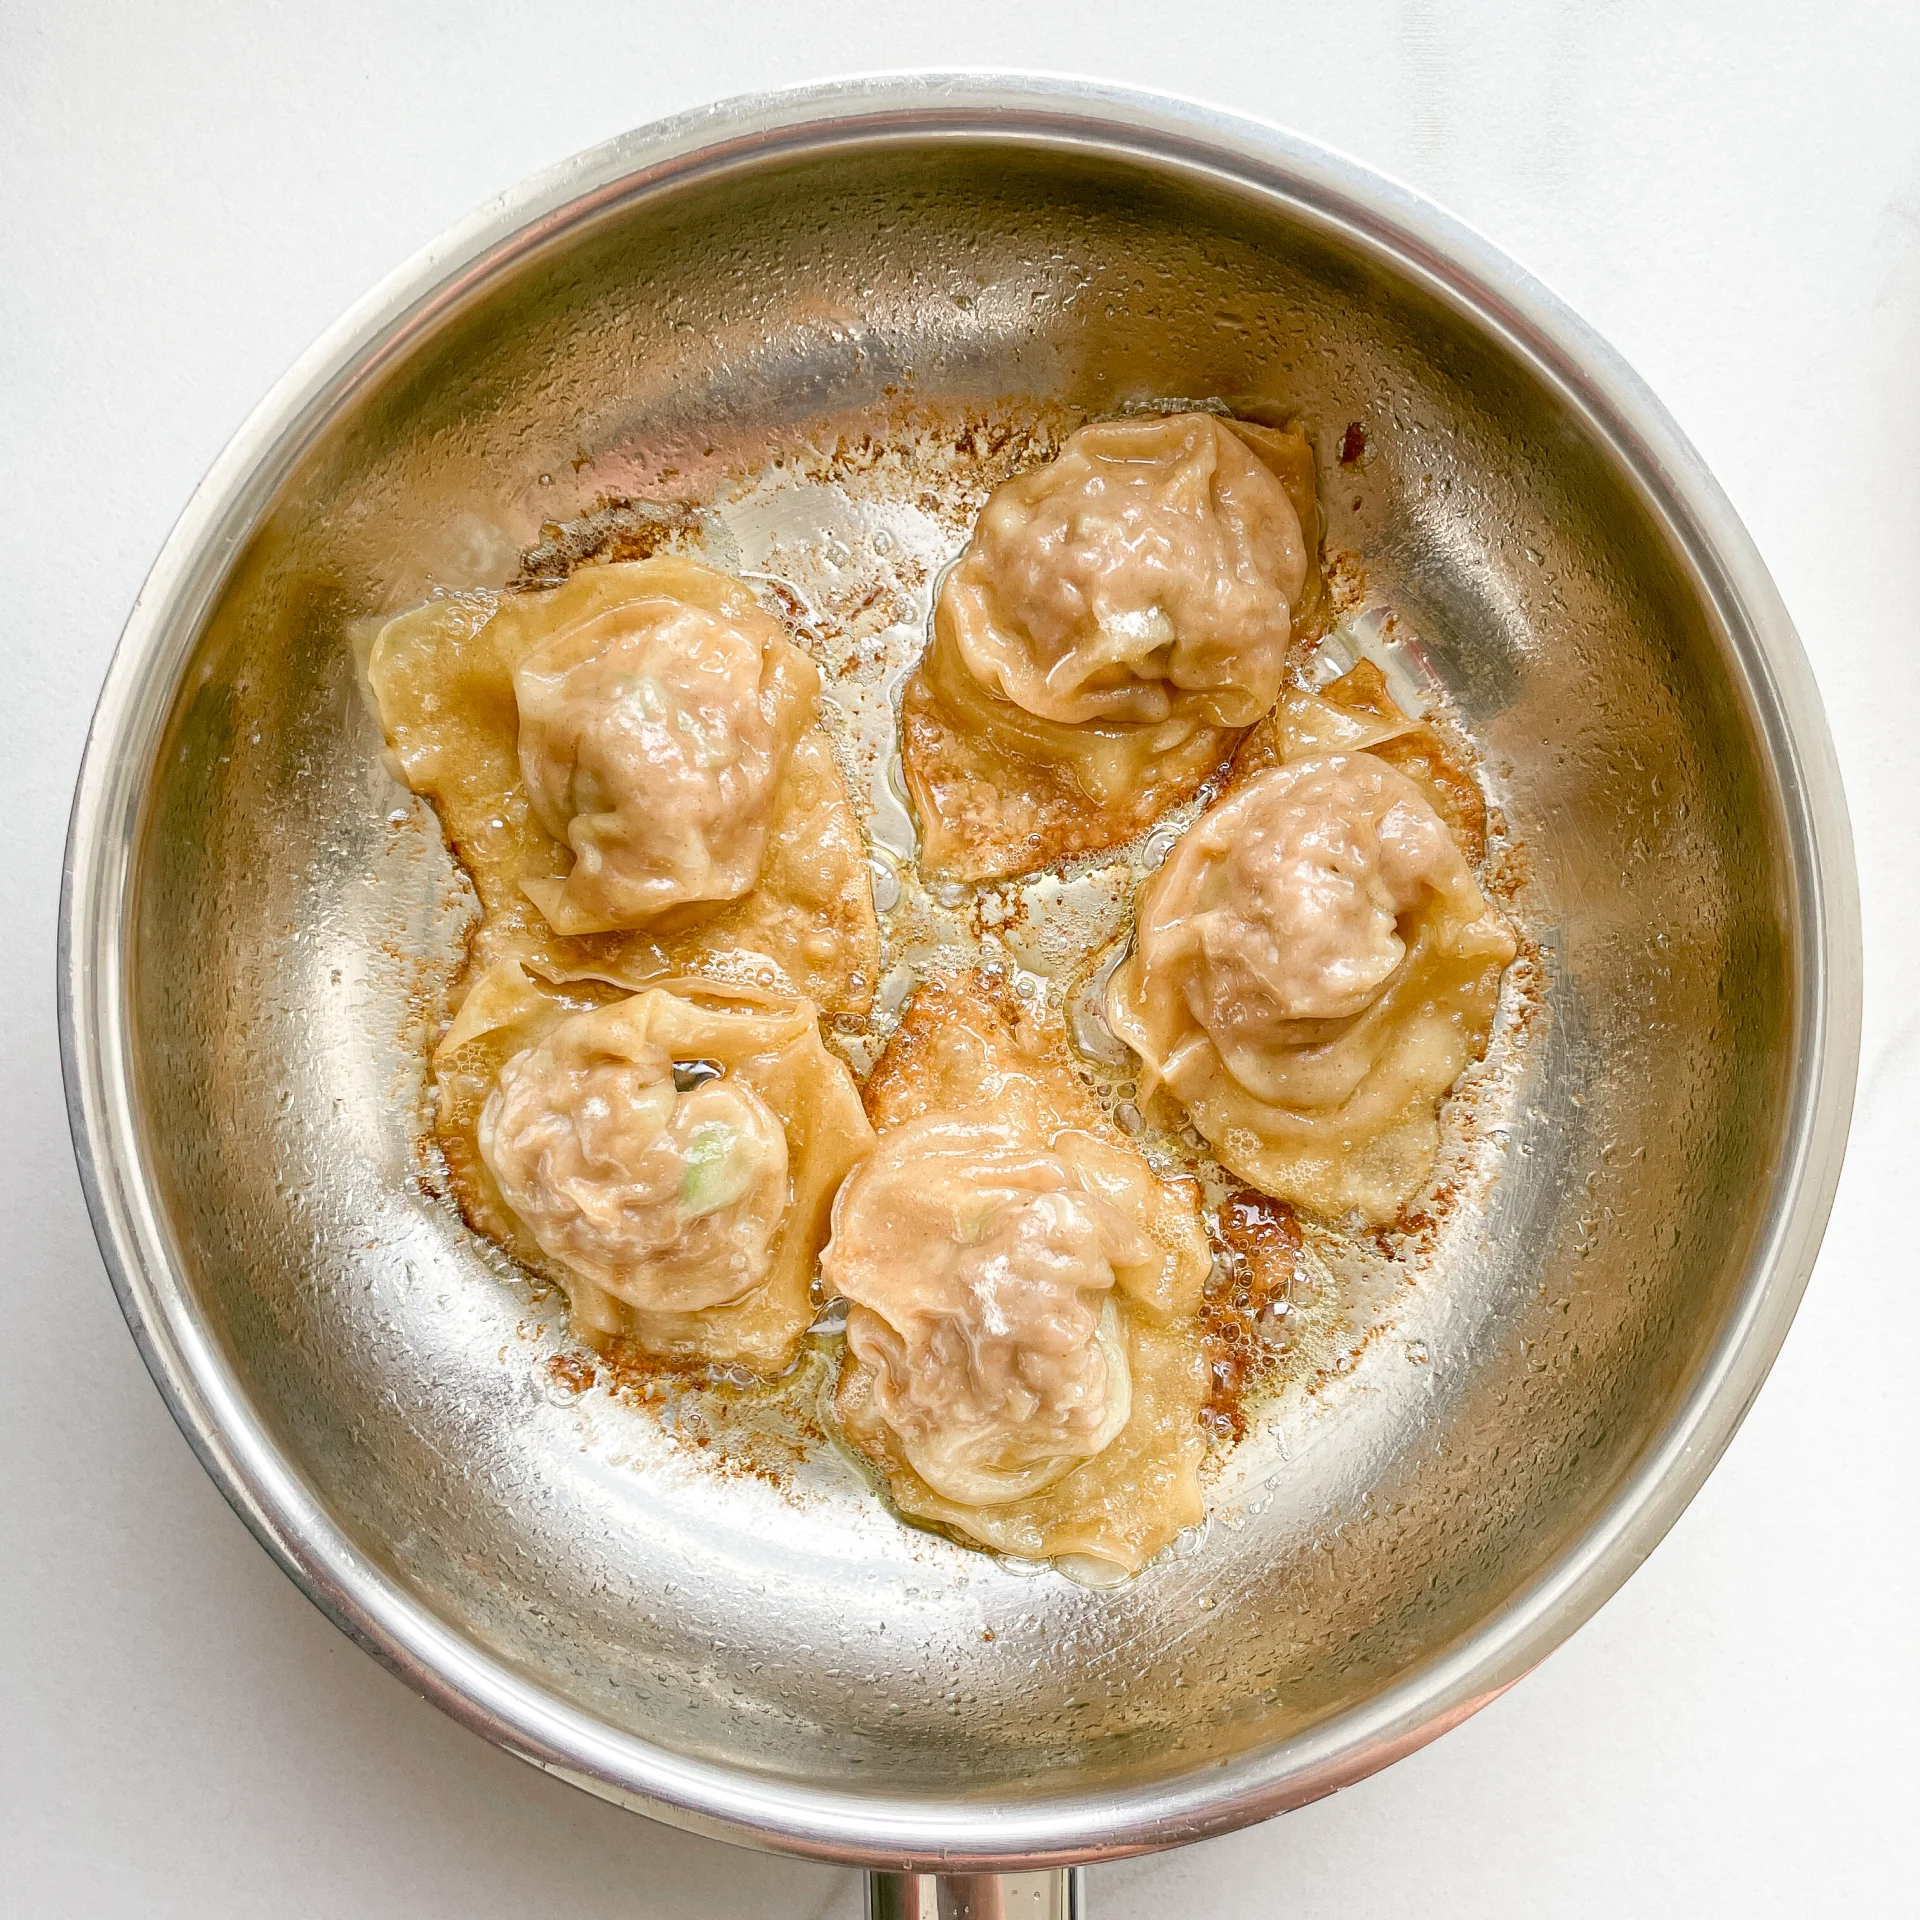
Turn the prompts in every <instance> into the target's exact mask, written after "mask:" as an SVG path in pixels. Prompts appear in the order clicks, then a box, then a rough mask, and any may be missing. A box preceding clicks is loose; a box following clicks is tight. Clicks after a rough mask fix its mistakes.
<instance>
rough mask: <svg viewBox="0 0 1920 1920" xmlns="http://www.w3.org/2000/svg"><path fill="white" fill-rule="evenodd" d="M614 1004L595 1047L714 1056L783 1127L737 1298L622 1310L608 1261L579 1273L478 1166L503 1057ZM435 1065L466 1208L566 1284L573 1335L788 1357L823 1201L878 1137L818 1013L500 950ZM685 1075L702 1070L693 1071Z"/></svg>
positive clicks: (806, 1309) (768, 1368)
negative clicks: (595, 978) (779, 1169)
mask: <svg viewBox="0 0 1920 1920" xmlns="http://www.w3.org/2000/svg"><path fill="white" fill-rule="evenodd" d="M609 1010H611V1011H613V1012H615V1014H616V1015H617V1017H618V1019H619V1022H620V1025H621V1027H622V1028H623V1031H621V1032H619V1033H615V1034H604V1035H601V1036H599V1039H600V1041H601V1042H603V1043H604V1044H602V1045H600V1046H599V1047H598V1048H597V1049H596V1050H597V1051H599V1052H601V1053H603V1054H604V1055H606V1056H607V1057H612V1058H622V1059H624V1058H631V1059H635V1060H644V1059H648V1058H650V1057H655V1056H657V1057H658V1058H660V1059H664V1060H666V1061H668V1062H674V1061H678V1062H682V1063H692V1062H705V1063H708V1066H709V1067H712V1066H717V1067H719V1068H720V1069H721V1070H722V1072H721V1077H720V1078H719V1079H718V1080H717V1081H715V1082H713V1083H712V1084H714V1085H716V1086H718V1087H726V1086H728V1085H730V1084H731V1085H734V1086H737V1087H738V1088H740V1089H741V1090H742V1091H743V1093H744V1094H745V1095H746V1096H747V1097H748V1099H749V1101H750V1103H751V1104H753V1105H755V1106H757V1107H759V1108H761V1109H763V1110H764V1111H765V1112H766V1113H767V1114H770V1115H771V1117H772V1119H773V1120H774V1121H775V1122H777V1123H778V1125H779V1127H780V1128H781V1129H782V1130H783V1132H784V1134H785V1146H786V1159H785V1175H784V1187H785V1193H784V1205H783V1206H781V1207H780V1208H779V1209H778V1217H777V1219H776V1220H775V1221H774V1222H773V1225H772V1232H771V1236H770V1240H769V1242H768V1244H767V1247H766V1258H765V1262H764V1266H765V1278H764V1279H763V1280H761V1281H760V1283H759V1284H758V1285H756V1286H754V1287H752V1289H751V1290H750V1291H748V1292H747V1293H745V1294H744V1295H743V1296H741V1297H739V1298H735V1299H732V1300H728V1301H725V1302H723V1303H722V1304H718V1305H714V1306H708V1307H704V1308H698V1309H690V1310H659V1309H653V1310H649V1309H647V1308H644V1307H640V1306H635V1305H633V1304H632V1303H631V1302H630V1301H629V1300H626V1299H622V1298H620V1297H619V1296H618V1295H616V1294H615V1293H613V1292H612V1291H610V1290H609V1288H608V1286H607V1285H606V1284H603V1282H605V1281H606V1280H607V1279H608V1278H609V1276H608V1275H607V1274H606V1273H605V1272H604V1271H600V1272H599V1273H598V1278H595V1277H590V1276H589V1275H588V1274H587V1273H585V1272H582V1271H581V1270H580V1269H579V1268H578V1267H576V1266H574V1265H572V1264H570V1263H569V1262H568V1261H567V1260H566V1259H564V1258H555V1257H553V1255H551V1254H549V1253H548V1252H546V1251H544V1250H543V1249H542V1247H541V1245H540V1243H539V1241H538V1240H537V1239H536V1238H535V1237H534V1235H533V1233H532V1232H531V1231H530V1230H529V1228H528V1226H527V1224H526V1223H525V1222H524V1221H522V1220H521V1219H520V1218H519V1217H518V1216H517V1215H516V1214H515V1213H514V1211H513V1209H512V1208H511V1207H510V1206H509V1205H508V1204H507V1202H506V1200H505V1199H504V1198H503V1196H502V1194H501V1191H500V1188H499V1186H498V1184H496V1182H495V1180H494V1177H493V1173H492V1172H491V1170H490V1169H489V1167H488V1164H487V1157H486V1155H485V1154H483V1152H482V1151H481V1146H480V1141H479V1138H478V1135H479V1132H480V1128H481V1121H482V1115H483V1113H484V1111H485V1110H486V1107H487V1103H488V1100H489V1096H491V1095H493V1094H494V1092H495V1089H496V1087H497V1086H498V1085H499V1081H500V1073H501V1069H502V1067H504V1066H506V1065H507V1064H508V1063H509V1062H510V1061H512V1060H514V1059H515V1058H516V1057H517V1056H521V1055H523V1054H525V1053H527V1051H528V1050H529V1049H533V1048H538V1047H540V1046H542V1044H543V1043H547V1042H550V1041H551V1040H552V1038H553V1036H554V1034H555V1031H556V1029H558V1028H560V1027H561V1026H562V1024H563V1023H564V1022H566V1021H568V1020H570V1019H572V1018H573V1017H575V1016H577V1015H579V1014H582V1013H592V1012H596V1011H598V1012H600V1013H601V1014H605V1013H607V1012H608V1011H609ZM434 1075H435V1082H436V1091H437V1096H438V1107H437V1115H436V1131H437V1133H438V1137H439V1141H440V1146H441V1149H442V1151H443V1152H444V1154H445V1155H446V1161H447V1167H448V1170H449V1172H450V1174H451V1176H452V1181H453V1186H454V1191H455V1195H456V1197H457V1199H458V1200H459V1202H460V1207H461V1211H462V1212H463V1213H464V1214H465V1215H466V1217H467V1219H468V1221H469V1223H470V1224H471V1225H472V1226H474V1227H475V1228H476V1229H477V1230H478V1231H480V1232H482V1233H485V1234H487V1235H489V1236H490V1237H491V1238H492V1239H494V1240H496V1241H498V1242H499V1244H500V1245H502V1246H503V1247H505V1248H506V1249H507V1250H508V1251H509V1252H511V1253H512V1254H513V1255H514V1257H515V1258H516V1259H518V1260H519V1261H521V1262H522V1264H523V1265H525V1266H527V1267H529V1268H531V1269H532V1270H533V1271H534V1272H536V1273H538V1274H540V1275H542V1276H543V1277H544V1278H546V1279H549V1280H552V1281H554V1282H556V1283H557V1284H558V1285H559V1286H561V1287H562V1288H564V1289H565V1290H566V1294H567V1297H568V1300H569V1302H570V1303H571V1305H572V1309H573V1322H574V1327H575V1329H576V1331H577V1332H578V1333H579V1334H580V1335H581V1337H582V1338H584V1339H586V1340H588V1341H589V1342H591V1343H592V1344H593V1345H596V1346H601V1347H605V1346H607V1345H609V1344H610V1343H612V1342H613V1341H615V1340H619V1339H626V1340H630V1341H632V1342H633V1343H634V1344H635V1345H637V1346H639V1347H642V1348H644V1349H645V1350H646V1351H648V1352H649V1353H653V1354H657V1355H660V1356H662V1357H664V1358H668V1359H673V1360H680V1361H685V1362H690V1363H707V1364H712V1365H737V1366H744V1367H749V1368H751V1369H753V1370H754V1371H756V1372H762V1373H773V1372H778V1371H780V1370H781V1369H782V1368H783V1367H785V1366H786V1365H787V1364H788V1363H789V1362H790V1361H791V1360H792V1359H793V1356H794V1354H795V1352H796V1351H797V1350H798V1348H799V1345H800V1339H801V1336H802V1335H803V1334H804V1333H805V1331H806V1329H807V1327H808V1325H809V1324H810V1323H811V1321H812V1319H813V1316H814V1311H815V1302H814V1299H813V1294H812V1285H813V1273H814V1263H815V1260H816V1257H817V1256H818V1254H819V1251H820V1248H821V1246H822V1244H823V1243H824V1242H825V1240H826V1237H827V1227H828V1217H829V1211H830V1209H831V1207H832V1204H833V1196H834V1194H835V1193H836V1192H837V1191H838V1189H839V1186H840V1183H841V1181H842V1180H843V1179H845V1177H846V1175H847V1172H848V1170H849V1169H850V1168H851V1167H853V1166H854V1165H855V1164H856V1163H857V1162H858V1161H859V1160H860V1159H862V1158H863V1157H864V1156H865V1155H866V1154H867V1153H868V1152H869V1151H870V1149H871V1147H872V1144H873V1133H872V1129H871V1128H870V1127H869V1126H868V1124H867V1118H866V1115H865V1113H864V1112H863V1111H862V1109H861V1106H860V1096H859V1093H858V1092H857V1090H856V1089H855V1087H854V1084H853V1077H852V1075H851V1074H849V1073H848V1071H847V1069H846V1066H845V1065H844V1063H843V1062H841V1061H840V1060H838V1059H836V1058H835V1057H834V1056H833V1055H832V1054H830V1053H829V1052H828V1051H827V1050H826V1047H825V1046H824V1045H823V1044H822V1042H821V1039H820V1027H819V1012H818V1009H817V1008H816V1007H814V1006H813V1004H812V1003H811V1002H810V1001H807V1000H800V999H791V998H784V997H777V996H773V995H768V994H759V993H754V992H752V991H750V990H747V989H742V988H731V987H727V986H725V985H722V984H719V983H716V982H710V981H691V980H674V981H668V982H664V983H661V984H658V985H656V986H654V987H652V988H650V989H649V990H647V991H646V992H644V993H641V994H638V995H634V996H631V997H629V996H625V995H622V994H620V993H618V992H616V991H614V990H612V989H610V988H607V987H604V986H600V985H598V984H597V983H592V982H582V983H577V984H574V985H570V986H553V985H549V984H547V983H546V982H544V981H540V980H536V979H534V978H533V977H532V976H531V975H529V974H528V973H527V972H526V971H525V969H524V968H522V967H521V965H520V964H519V962H518V961H517V960H511V959H509V960H504V961H501V962H498V963H497V964H496V965H494V966H493V967H492V968H490V969H489V970H488V971H487V972H486V973H484V974H482V975H481V976H480V977H479V978H478V979H477V980H476V981H475V982H474V984H473V987H472V989H471V990H470V991H469V993H468V994H467V997H466V999H465V1001H464V1002H463V1003H462V1005H461V1008H460V1012H459V1014H458V1016H457V1017H456V1018H455V1020H454V1022H453V1025H452V1026H451V1027H450V1028H449V1029H448V1030H447V1034H446V1037H445V1039H443V1040H442V1041H441V1042H440V1045H439V1047H438V1048H437V1049H436V1050H435V1053H434ZM684 1077H686V1078H687V1079H689V1080H698V1079H699V1078H700V1077H701V1073H700V1070H696V1071H695V1072H694V1073H693V1074H690V1075H687V1076H684ZM497 1111H498V1108H497V1106H496V1112H497ZM495 1151H496V1152H497V1151H498V1147H497V1145H496V1148H495ZM759 1203H760V1202H759V1196H754V1197H753V1204H754V1205H756V1206H758V1205H759ZM550 1238H551V1236H550ZM693 1279H697V1276H689V1275H688V1274H686V1273H685V1272H684V1271H682V1272H680V1273H676V1274H675V1275H674V1276H672V1287H673V1289H674V1290H677V1291H678V1293H679V1295H680V1297H683V1298H685V1297H699V1293H698V1289H697V1287H693V1286H690V1285H689V1281H690V1280H693ZM709 1291H710V1292H725V1291H727V1288H726V1287H724V1286H721V1287H715V1288H711V1289H709Z"/></svg>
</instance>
